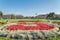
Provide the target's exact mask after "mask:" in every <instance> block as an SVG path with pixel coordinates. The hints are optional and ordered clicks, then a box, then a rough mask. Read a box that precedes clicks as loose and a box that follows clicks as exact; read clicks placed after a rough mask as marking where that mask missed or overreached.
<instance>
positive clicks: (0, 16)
mask: <svg viewBox="0 0 60 40" xmlns="http://www.w3.org/2000/svg"><path fill="white" fill-rule="evenodd" d="M2 16H3V12H2V11H0V19H2Z"/></svg>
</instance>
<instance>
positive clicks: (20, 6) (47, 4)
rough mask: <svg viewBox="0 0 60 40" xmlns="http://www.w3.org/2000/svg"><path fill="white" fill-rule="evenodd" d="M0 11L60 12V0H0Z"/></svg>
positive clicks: (24, 13)
mask: <svg viewBox="0 0 60 40" xmlns="http://www.w3.org/2000/svg"><path fill="white" fill-rule="evenodd" d="M0 11H2V12H3V13H4V14H17V15H19V14H22V15H24V16H34V15H35V13H37V15H38V14H46V13H49V12H55V13H56V14H59V13H60V0H0Z"/></svg>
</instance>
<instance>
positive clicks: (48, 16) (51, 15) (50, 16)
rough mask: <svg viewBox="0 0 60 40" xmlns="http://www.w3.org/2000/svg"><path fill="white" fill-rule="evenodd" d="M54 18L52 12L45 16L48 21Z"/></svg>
mask: <svg viewBox="0 0 60 40" xmlns="http://www.w3.org/2000/svg"><path fill="white" fill-rule="evenodd" d="M55 17H56V15H55V13H54V12H50V13H49V14H48V15H47V18H48V19H54V18H55Z"/></svg>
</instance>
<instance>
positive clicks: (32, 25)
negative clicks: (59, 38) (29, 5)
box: [7, 22, 54, 30]
mask: <svg viewBox="0 0 60 40" xmlns="http://www.w3.org/2000/svg"><path fill="white" fill-rule="evenodd" d="M7 29H8V30H51V29H54V26H52V25H49V24H45V23H41V22H18V23H16V24H15V25H9V26H7Z"/></svg>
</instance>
